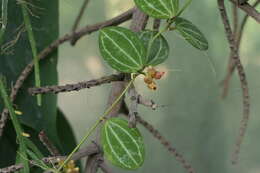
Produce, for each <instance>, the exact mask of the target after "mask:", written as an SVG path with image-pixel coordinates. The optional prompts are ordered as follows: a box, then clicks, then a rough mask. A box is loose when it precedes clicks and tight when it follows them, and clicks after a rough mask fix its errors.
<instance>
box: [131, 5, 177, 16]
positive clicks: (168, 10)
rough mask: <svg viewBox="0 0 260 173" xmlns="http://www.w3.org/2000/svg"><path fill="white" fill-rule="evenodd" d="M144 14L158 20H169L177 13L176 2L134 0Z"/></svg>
mask: <svg viewBox="0 0 260 173" xmlns="http://www.w3.org/2000/svg"><path fill="white" fill-rule="evenodd" d="M135 4H136V6H137V7H138V8H139V9H140V10H142V11H143V12H144V13H146V14H148V15H149V16H151V17H154V18H158V19H170V18H173V17H174V15H175V14H176V13H177V11H178V4H179V3H178V0H135Z"/></svg>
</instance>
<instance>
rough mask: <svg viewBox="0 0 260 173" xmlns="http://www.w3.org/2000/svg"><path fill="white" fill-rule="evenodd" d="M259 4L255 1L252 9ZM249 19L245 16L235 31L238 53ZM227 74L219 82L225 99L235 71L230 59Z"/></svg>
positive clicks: (259, 1) (259, 0)
mask: <svg viewBox="0 0 260 173" xmlns="http://www.w3.org/2000/svg"><path fill="white" fill-rule="evenodd" d="M259 3H260V0H256V2H255V3H254V4H253V8H255V7H257V5H259ZM248 19H249V15H248V14H246V15H245V16H244V18H243V20H242V22H241V25H240V27H239V29H238V31H237V34H236V37H235V38H236V46H237V51H238V52H239V51H240V47H241V40H242V36H243V33H244V29H245V26H246V23H247V21H248ZM227 69H228V70H227V74H226V77H225V79H224V80H223V81H222V82H221V85H223V92H222V98H226V97H227V95H228V89H229V82H230V79H231V77H232V74H233V72H234V70H235V64H234V62H233V60H232V57H230V59H229V62H228V68H227Z"/></svg>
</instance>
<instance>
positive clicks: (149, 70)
mask: <svg viewBox="0 0 260 173" xmlns="http://www.w3.org/2000/svg"><path fill="white" fill-rule="evenodd" d="M147 73H148V75H149V76H151V77H152V78H154V76H155V74H156V70H155V69H154V68H148V70H147Z"/></svg>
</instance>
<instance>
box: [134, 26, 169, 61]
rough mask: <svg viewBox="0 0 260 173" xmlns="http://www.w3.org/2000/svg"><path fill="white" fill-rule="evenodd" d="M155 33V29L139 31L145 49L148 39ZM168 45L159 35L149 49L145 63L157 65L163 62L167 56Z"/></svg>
mask: <svg viewBox="0 0 260 173" xmlns="http://www.w3.org/2000/svg"><path fill="white" fill-rule="evenodd" d="M156 34H157V32H156V31H142V32H139V37H140V39H141V40H143V43H144V46H145V48H146V50H147V49H148V45H149V41H150V40H151V39H152V38H153V37H154V36H155V35H156ZM169 50H170V49H169V45H168V42H167V40H166V39H165V38H164V37H163V35H161V34H160V35H159V36H158V37H157V38H156V39H155V40H154V41H153V44H152V46H151V49H150V53H149V56H148V59H147V60H146V63H145V65H146V66H148V65H152V66H155V65H158V64H161V63H163V62H164V61H165V60H166V59H167V58H168V57H169Z"/></svg>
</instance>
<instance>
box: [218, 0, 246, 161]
mask: <svg viewBox="0 0 260 173" xmlns="http://www.w3.org/2000/svg"><path fill="white" fill-rule="evenodd" d="M218 6H219V11H220V14H221V17H222V21H223V24H224V28H225V31H226V36H227V39H228V42H229V47H230V51H231V54H232V55H233V56H232V58H233V62H234V63H235V66H236V68H237V71H238V75H239V79H240V83H241V88H242V92H243V118H242V120H241V126H240V130H239V131H240V132H239V137H238V138H237V141H236V147H235V152H234V154H233V159H232V162H233V163H236V162H237V159H238V155H239V152H240V146H241V144H242V141H243V138H244V136H245V132H246V128H247V124H248V120H249V110H250V104H249V91H248V84H247V80H246V74H245V71H244V68H243V66H242V64H241V61H240V58H239V55H238V50H237V46H236V42H235V38H234V35H233V33H232V30H231V27H230V24H229V20H228V16H227V12H226V8H225V4H224V0H218Z"/></svg>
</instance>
